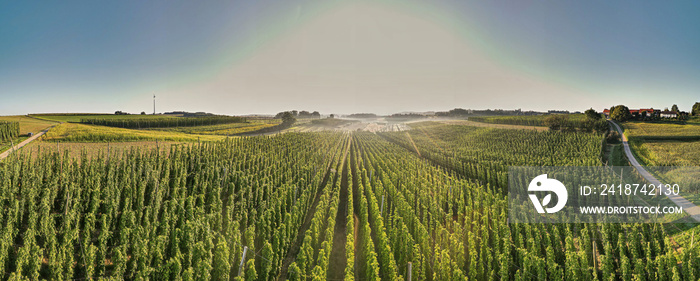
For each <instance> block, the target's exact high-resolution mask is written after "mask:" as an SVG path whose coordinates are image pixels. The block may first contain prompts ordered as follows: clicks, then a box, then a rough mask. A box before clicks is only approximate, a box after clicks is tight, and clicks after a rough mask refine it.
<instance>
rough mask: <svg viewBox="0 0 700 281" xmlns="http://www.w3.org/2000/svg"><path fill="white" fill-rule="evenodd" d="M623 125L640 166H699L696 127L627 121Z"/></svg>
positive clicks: (699, 135)
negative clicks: (640, 162)
mask: <svg viewBox="0 0 700 281" xmlns="http://www.w3.org/2000/svg"><path fill="white" fill-rule="evenodd" d="M623 126H624V127H625V135H626V136H627V137H628V138H629V140H630V146H631V147H632V150H633V151H634V153H635V155H636V156H637V158H638V159H639V160H640V161H642V163H643V164H645V165H650V166H695V165H700V124H694V123H688V124H686V125H678V124H661V123H644V122H628V123H624V124H623Z"/></svg>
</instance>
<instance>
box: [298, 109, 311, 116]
mask: <svg viewBox="0 0 700 281" xmlns="http://www.w3.org/2000/svg"><path fill="white" fill-rule="evenodd" d="M299 117H311V113H310V112H308V111H306V110H302V111H299Z"/></svg>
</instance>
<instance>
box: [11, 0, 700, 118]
mask: <svg viewBox="0 0 700 281" xmlns="http://www.w3.org/2000/svg"><path fill="white" fill-rule="evenodd" d="M697 14H700V5H698V4H697V3H694V2H684V3H680V2H675V3H657V2H652V1H649V2H631V3H623V2H615V3H609V2H606V1H587V2H574V3H551V2H545V1H535V2H529V3H523V2H512V1H494V2H489V3H485V2H481V1H449V0H440V1H435V2H430V3H423V2H418V1H388V0H385V1H372V2H370V1H340V0H336V1H324V2H322V3H318V2H314V1H304V0H296V1H285V2H284V3H279V2H270V1H257V2H254V3H252V2H251V3H248V2H243V3H241V2H238V3H195V2H188V1H172V2H161V3H143V2H140V1H123V2H118V3H100V4H98V3H93V2H84V1H66V2H60V3H42V5H41V6H39V5H32V4H28V3H23V2H12V3H5V4H0V38H2V40H3V42H6V44H3V45H0V53H1V54H3V55H2V56H0V95H2V98H3V102H2V103H0V115H12V114H26V113H42V112H47V113H60V112H75V113H83V112H106V113H108V112H114V111H116V110H122V111H126V112H131V113H139V112H141V111H145V112H146V113H152V111H153V108H152V106H153V104H152V102H153V100H152V97H153V95H156V96H157V109H156V110H157V112H169V111H190V112H196V111H204V112H211V113H217V114H228V115H249V114H275V113H277V112H280V111H285V110H292V109H296V110H308V111H319V112H321V113H322V114H330V113H335V114H352V113H363V112H367V113H376V114H380V115H385V114H392V113H399V112H426V111H447V110H450V109H453V108H465V109H506V110H512V109H519V108H520V109H522V110H524V111H528V110H533V111H547V110H569V111H572V112H573V111H584V110H585V109H588V108H590V107H592V108H594V109H596V110H598V111H602V110H603V108H608V107H610V106H611V105H616V104H625V105H627V106H629V107H630V108H642V107H654V108H659V109H663V108H665V107H668V108H670V107H671V106H672V105H673V104H677V105H678V107H679V108H680V109H681V110H683V111H690V108H691V106H692V104H693V103H694V102H697V101H698V96H700V95H698V93H700V79H697V77H700V54H698V53H697V50H698V49H700V33H698V32H696V31H695V29H696V27H697V26H700V19H699V18H697V17H696V15H697Z"/></svg>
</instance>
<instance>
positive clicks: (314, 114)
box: [311, 111, 321, 118]
mask: <svg viewBox="0 0 700 281" xmlns="http://www.w3.org/2000/svg"><path fill="white" fill-rule="evenodd" d="M311 116H312V117H314V118H321V113H318V111H314V112H311Z"/></svg>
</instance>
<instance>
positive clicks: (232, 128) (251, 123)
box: [156, 119, 282, 136]
mask: <svg viewBox="0 0 700 281" xmlns="http://www.w3.org/2000/svg"><path fill="white" fill-rule="evenodd" d="M280 123H282V122H281V120H279V119H250V120H248V121H247V122H243V123H230V124H220V125H210V126H196V127H175V128H162V129H156V130H162V131H169V132H181V133H187V134H201V135H220V136H226V135H228V136H231V135H236V134H243V133H249V132H254V131H257V130H262V129H265V128H269V127H273V126H275V125H279V124H280Z"/></svg>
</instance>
